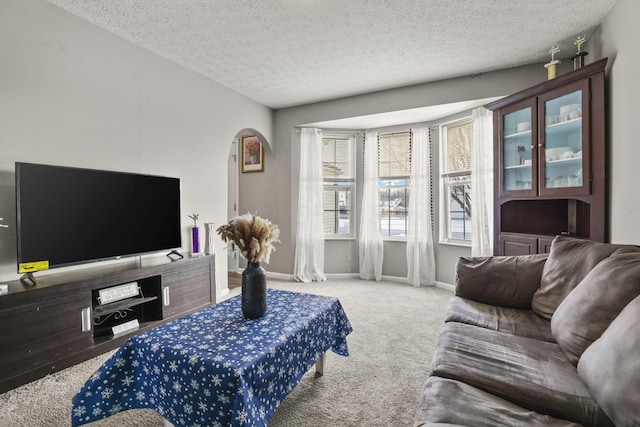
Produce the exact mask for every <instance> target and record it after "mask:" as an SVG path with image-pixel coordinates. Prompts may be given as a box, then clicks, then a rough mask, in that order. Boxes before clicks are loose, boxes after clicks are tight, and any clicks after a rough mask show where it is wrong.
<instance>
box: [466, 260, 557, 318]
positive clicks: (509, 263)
mask: <svg viewBox="0 0 640 427" xmlns="http://www.w3.org/2000/svg"><path fill="white" fill-rule="evenodd" d="M547 257H548V254H536V255H520V256H494V257H461V258H460V259H458V263H457V264H456V295H457V296H459V297H462V298H467V299H470V300H473V301H477V302H481V303H484V304H491V305H497V306H501V307H511V308H523V309H529V308H531V299H532V298H533V294H534V293H535V292H536V290H537V289H538V288H539V287H540V278H541V277H542V269H543V267H544V263H545V262H546V260H547Z"/></svg>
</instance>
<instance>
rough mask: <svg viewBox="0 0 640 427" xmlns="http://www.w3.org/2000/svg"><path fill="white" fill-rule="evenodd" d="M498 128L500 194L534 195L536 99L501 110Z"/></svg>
mask: <svg viewBox="0 0 640 427" xmlns="http://www.w3.org/2000/svg"><path fill="white" fill-rule="evenodd" d="M500 115H501V126H500V127H499V138H498V147H496V148H497V152H498V153H499V158H498V164H499V165H500V187H499V189H500V193H501V194H512V195H519V196H522V195H535V194H536V193H537V185H536V182H537V166H536V165H537V146H536V145H535V144H536V141H537V127H536V125H535V123H536V104H535V99H533V100H528V101H526V102H521V103H518V104H515V105H513V106H510V107H508V108H505V109H504V110H501V111H500Z"/></svg>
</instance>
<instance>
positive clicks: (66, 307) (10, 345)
mask: <svg viewBox="0 0 640 427" xmlns="http://www.w3.org/2000/svg"><path fill="white" fill-rule="evenodd" d="M90 305H91V299H90V295H86V294H85V293H79V294H78V295H70V296H66V297H63V298H55V299H48V300H44V301H41V302H37V303H32V304H25V305H21V306H18V307H15V308H11V309H7V310H2V311H0V336H2V341H3V345H2V346H0V360H1V361H2V369H3V371H4V372H6V373H11V375H10V376H15V375H19V374H22V373H24V372H28V371H30V370H32V369H35V368H38V367H41V366H45V365H47V364H51V363H54V362H56V361H58V360H60V359H62V358H64V357H68V356H69V355H70V354H74V353H77V352H79V351H82V350H84V349H85V348H87V346H90V345H91V343H92V333H91V331H88V332H82V318H81V311H82V309H83V308H86V307H89V306H90ZM8 376H9V375H8Z"/></svg>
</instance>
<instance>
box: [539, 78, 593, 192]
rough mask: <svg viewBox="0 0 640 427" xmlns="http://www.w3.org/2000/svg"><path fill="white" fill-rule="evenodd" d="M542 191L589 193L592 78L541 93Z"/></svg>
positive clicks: (540, 153)
mask: <svg viewBox="0 0 640 427" xmlns="http://www.w3.org/2000/svg"><path fill="white" fill-rule="evenodd" d="M539 106H540V108H541V110H540V114H539V116H540V117H541V118H544V119H543V120H544V121H543V120H541V121H540V127H541V129H542V130H541V131H540V145H541V146H542V147H541V148H540V152H539V159H540V172H539V176H540V195H581V194H589V190H590V185H589V178H590V176H591V175H590V167H589V165H590V164H591V162H590V158H589V157H590V155H589V153H590V146H589V138H588V136H589V128H588V123H589V81H588V80H584V81H581V82H577V83H574V84H572V85H567V86H566V87H563V88H560V89H558V90H555V91H552V92H550V93H548V94H544V95H542V96H541V97H540V102H539Z"/></svg>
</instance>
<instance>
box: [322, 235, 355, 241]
mask: <svg viewBox="0 0 640 427" xmlns="http://www.w3.org/2000/svg"><path fill="white" fill-rule="evenodd" d="M324 240H325V241H326V240H338V241H340V240H356V238H355V236H324Z"/></svg>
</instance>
